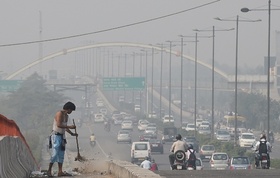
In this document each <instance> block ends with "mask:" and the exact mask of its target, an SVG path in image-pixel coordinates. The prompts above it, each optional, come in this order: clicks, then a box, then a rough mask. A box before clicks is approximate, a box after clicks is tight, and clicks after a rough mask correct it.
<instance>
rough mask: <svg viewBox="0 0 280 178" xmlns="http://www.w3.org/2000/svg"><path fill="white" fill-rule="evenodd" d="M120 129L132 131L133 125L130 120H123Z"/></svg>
mask: <svg viewBox="0 0 280 178" xmlns="http://www.w3.org/2000/svg"><path fill="white" fill-rule="evenodd" d="M121 128H122V129H123V130H133V123H132V121H130V120H125V121H123V122H122V125H121Z"/></svg>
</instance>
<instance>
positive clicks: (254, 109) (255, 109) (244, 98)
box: [231, 92, 280, 129]
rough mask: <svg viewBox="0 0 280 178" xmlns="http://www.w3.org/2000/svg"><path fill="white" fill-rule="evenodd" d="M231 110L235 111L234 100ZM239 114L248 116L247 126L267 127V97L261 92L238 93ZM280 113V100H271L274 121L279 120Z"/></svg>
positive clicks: (271, 114) (272, 119)
mask: <svg viewBox="0 0 280 178" xmlns="http://www.w3.org/2000/svg"><path fill="white" fill-rule="evenodd" d="M231 110H232V111H234V101H232V103H231ZM237 110H238V114H240V115H242V116H244V117H246V118H247V123H246V124H247V126H250V127H251V128H257V129H263V128H261V125H262V126H263V127H264V128H266V127H267V98H266V96H264V95H262V94H259V93H246V92H239V93H238V103H237ZM279 114H280V102H279V101H276V100H271V103H270V118H271V121H272V122H276V121H277V120H278V117H279Z"/></svg>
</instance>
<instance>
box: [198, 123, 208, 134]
mask: <svg viewBox="0 0 280 178" xmlns="http://www.w3.org/2000/svg"><path fill="white" fill-rule="evenodd" d="M198 133H199V134H202V135H210V134H211V129H210V127H209V126H208V125H200V126H199V127H198Z"/></svg>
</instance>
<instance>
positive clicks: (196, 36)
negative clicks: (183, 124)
mask: <svg viewBox="0 0 280 178" xmlns="http://www.w3.org/2000/svg"><path fill="white" fill-rule="evenodd" d="M182 37H191V38H193V37H194V38H195V41H193V42H195V57H194V58H195V64H194V65H195V66H194V136H195V137H196V131H197V127H196V117H197V42H198V38H210V37H212V36H198V35H197V33H195V36H183V35H182Z"/></svg>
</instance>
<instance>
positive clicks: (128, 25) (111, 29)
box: [0, 0, 220, 47]
mask: <svg viewBox="0 0 280 178" xmlns="http://www.w3.org/2000/svg"><path fill="white" fill-rule="evenodd" d="M218 1H220V0H215V1H212V2H208V3H205V4H202V5H199V6H195V7H192V8H189V9H186V10H182V11H179V12H175V13H171V14H168V15H164V16H160V17H155V18H151V19H148V20H143V21H139V22H135V23H131V24H126V25H122V26H118V27H113V28H108V29H104V30H99V31H95V32H89V33H82V34H78V35H71V36H65V37H60V38H52V39H46V40H36V41H28V42H21V43H10V44H3V45H0V47H9V46H18V45H27V44H33V43H41V42H50V41H58V40H65V39H70V38H77V37H82V36H87V35H93V34H97V33H103V32H108V31H113V30H117V29H121V28H126V27H131V26H135V25H139V24H143V23H148V22H151V21H156V20H160V19H164V18H167V17H171V16H174V15H178V14H182V13H185V12H188V11H191V10H195V9H198V8H201V7H204V6H207V5H210V4H213V3H216V2H218Z"/></svg>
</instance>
